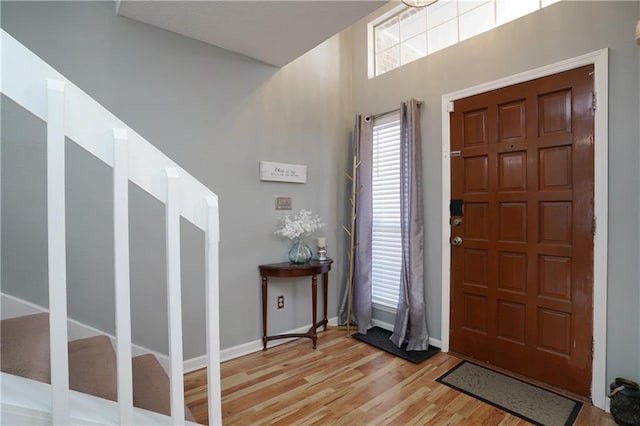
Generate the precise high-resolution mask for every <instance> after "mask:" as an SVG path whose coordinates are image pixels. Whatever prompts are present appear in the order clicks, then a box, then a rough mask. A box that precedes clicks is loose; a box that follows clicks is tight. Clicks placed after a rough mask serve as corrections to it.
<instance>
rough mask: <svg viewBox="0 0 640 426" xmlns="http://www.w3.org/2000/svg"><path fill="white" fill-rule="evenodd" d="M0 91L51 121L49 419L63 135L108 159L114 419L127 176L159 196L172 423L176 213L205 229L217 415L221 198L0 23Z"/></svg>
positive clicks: (121, 362)
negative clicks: (164, 249)
mask: <svg viewBox="0 0 640 426" xmlns="http://www.w3.org/2000/svg"><path fill="white" fill-rule="evenodd" d="M0 57H1V63H2V69H1V74H0V90H1V92H2V94H4V95H5V96H7V97H8V98H10V99H12V100H13V101H14V102H16V103H17V104H18V105H20V106H22V107H23V108H24V109H26V110H28V111H30V112H31V113H32V114H34V115H36V116H38V117H39V118H41V119H42V120H43V121H46V122H47V215H48V239H49V240H48V250H49V258H48V261H49V309H50V329H51V333H50V334H51V342H50V343H51V388H52V407H53V408H52V411H53V412H52V413H51V416H52V417H51V419H52V421H53V423H54V424H67V423H68V422H69V419H70V405H69V401H70V399H69V375H68V362H67V357H68V355H67V297H66V258H65V235H66V234H65V198H64V196H65V181H64V176H65V164H64V159H65V153H64V145H65V137H68V138H69V139H70V140H72V141H73V142H75V143H76V144H78V145H80V146H81V147H83V148H84V149H86V150H87V151H89V152H90V153H91V154H93V155H94V156H96V157H97V158H99V159H100V160H102V161H103V162H104V163H106V164H107V165H109V166H110V167H112V168H113V183H114V189H113V197H114V199H113V206H114V207H113V208H114V249H115V265H114V270H115V289H116V290H115V291H116V299H115V300H116V337H117V348H116V349H117V350H116V355H117V375H118V404H119V423H120V424H131V423H132V418H133V410H134V409H133V391H132V381H133V380H132V371H131V306H130V293H129V291H130V289H129V219H128V207H129V202H128V182H129V181H131V182H133V183H135V184H136V185H137V186H138V187H140V188H141V189H143V190H144V191H146V192H147V193H149V194H151V195H152V196H154V197H155V198H156V199H158V200H159V201H161V202H162V203H164V204H165V208H166V240H167V260H166V263H167V290H168V301H169V303H168V305H169V306H168V311H169V312H168V318H169V324H168V328H169V348H170V351H169V356H170V374H169V376H170V400H171V423H173V424H183V423H184V393H183V359H182V324H181V322H182V321H181V315H182V314H181V297H180V293H181V292H180V217H184V218H185V219H187V220H188V221H190V222H191V223H193V224H194V225H195V226H197V227H198V228H200V229H201V230H203V231H204V232H205V247H204V250H205V253H206V276H205V279H206V283H205V284H206V286H205V288H206V300H207V309H206V329H207V366H208V376H207V377H208V392H209V395H208V401H209V423H210V424H212V425H214V424H221V423H222V415H221V404H220V343H219V335H220V334H219V321H218V318H219V303H218V302H219V298H218V241H219V235H220V232H219V221H218V198H217V196H216V195H215V194H214V193H213V192H211V191H210V190H209V189H207V188H206V187H205V186H204V185H203V184H202V183H200V182H199V181H197V180H196V179H195V178H194V177H192V176H191V175H189V174H188V173H187V172H186V171H184V170H183V169H182V168H180V166H178V165H177V164H176V163H174V162H173V161H171V159H169V158H168V157H167V156H165V155H164V154H162V153H161V152H160V151H159V150H157V149H156V148H155V147H153V146H152V145H151V144H150V143H149V142H147V141H146V140H145V139H144V138H142V137H141V136H140V135H138V134H137V133H136V132H135V131H133V130H132V129H131V128H129V127H128V126H127V125H126V124H125V123H123V122H122V121H120V120H119V119H118V118H117V117H115V116H114V115H113V114H111V113H110V112H109V111H107V110H106V109H105V108H104V107H102V106H101V105H100V104H98V103H97V102H96V101H95V100H93V99H92V98H91V97H89V96H88V95H87V94H86V93H84V92H83V91H81V90H80V89H79V88H78V87H76V86H75V85H73V83H71V82H70V81H69V80H67V79H66V78H65V77H64V76H63V75H62V74H60V73H59V72H57V71H56V70H55V69H53V68H52V67H51V66H49V65H48V64H46V63H45V62H44V61H43V60H41V59H40V58H39V57H37V56H36V55H35V54H34V53H32V52H31V51H29V50H28V49H27V48H26V47H25V46H23V45H22V44H20V43H19V42H18V41H17V40H15V39H14V38H13V37H11V36H10V35H9V34H7V33H6V32H5V31H4V30H2V34H1V39H0Z"/></svg>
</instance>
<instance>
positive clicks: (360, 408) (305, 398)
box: [185, 330, 615, 425]
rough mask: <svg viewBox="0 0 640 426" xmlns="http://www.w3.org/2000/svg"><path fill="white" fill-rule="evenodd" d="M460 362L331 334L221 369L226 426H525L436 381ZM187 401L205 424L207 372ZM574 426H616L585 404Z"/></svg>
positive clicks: (194, 378)
mask: <svg viewBox="0 0 640 426" xmlns="http://www.w3.org/2000/svg"><path fill="white" fill-rule="evenodd" d="M458 362H460V359H459V358H456V357H454V356H451V355H449V354H443V353H440V354H438V355H435V356H433V357H432V358H430V359H428V360H426V361H424V362H422V363H421V364H418V365H414V364H412V363H409V362H407V361H404V360H402V359H400V358H397V357H395V356H392V355H389V354H387V353H385V352H382V351H380V350H378V349H375V348H373V347H371V346H369V345H367V344H365V343H362V342H360V341H358V340H355V339H352V338H347V337H345V333H344V331H340V330H329V331H327V332H323V333H320V334H319V336H318V349H317V350H313V349H312V348H311V341H310V340H309V339H298V340H296V341H293V342H290V343H286V344H283V345H279V346H276V347H273V348H271V349H269V350H267V351H266V352H262V351H260V352H256V353H253V354H250V355H247V356H244V357H241V358H237V359H234V360H231V361H228V362H225V363H223V364H222V367H221V370H222V419H223V423H224V424H225V425H254V424H277V425H300V424H304V425H311V424H316V425H454V424H458V425H527V424H529V423H527V422H525V421H523V420H521V419H519V418H517V417H514V416H512V415H510V414H507V413H505V412H503V411H501V410H498V409H496V408H494V407H493V406H491V405H488V404H485V403H483V402H480V401H478V400H476V399H474V398H472V397H469V396H467V395H465V394H462V393H460V392H457V391H455V390H453V389H451V388H449V387H447V386H444V385H441V384H440V383H437V382H436V381H435V379H436V378H438V377H439V376H440V375H442V374H443V373H445V372H446V371H447V370H449V369H450V368H451V367H453V366H454V365H456V364H457V363H458ZM185 398H186V402H187V405H188V406H189V408H190V409H191V411H192V412H193V415H194V417H195V418H196V420H197V421H198V422H200V423H203V424H206V422H207V395H206V371H205V370H198V371H195V372H192V373H189V374H187V375H185ZM575 424H576V425H615V423H614V422H613V420H612V419H611V416H609V415H608V414H606V413H605V412H603V411H602V410H599V409H597V408H594V407H592V406H590V405H588V404H585V406H584V407H583V409H582V411H581V413H580V415H579V416H578V420H577V421H576V423H575Z"/></svg>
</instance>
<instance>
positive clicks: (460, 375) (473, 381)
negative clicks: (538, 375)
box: [437, 361, 582, 426]
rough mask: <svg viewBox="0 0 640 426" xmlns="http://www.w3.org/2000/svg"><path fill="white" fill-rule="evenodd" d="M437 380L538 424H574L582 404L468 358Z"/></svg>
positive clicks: (550, 425)
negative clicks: (485, 366) (480, 364)
mask: <svg viewBox="0 0 640 426" xmlns="http://www.w3.org/2000/svg"><path fill="white" fill-rule="evenodd" d="M437 381H438V382H439V383H442V384H445V385H447V386H449V387H451V388H453V389H456V390H458V391H460V392H463V393H466V394H467V395H470V396H472V397H474V398H476V399H479V400H480V401H483V402H486V403H487V404H491V405H493V406H494V407H497V408H499V409H501V410H504V411H506V412H507V413H510V414H513V415H514V416H518V417H520V418H521V419H523V420H526V421H528V422H531V423H533V424H535V425H546V426H555V425H558V426H563V425H572V424H573V422H574V421H575V420H576V417H578V413H579V412H580V409H581V408H582V403H581V402H578V401H575V400H573V399H570V398H567V397H565V396H562V395H560V394H557V393H555V392H551V391H548V390H546V389H542V388H540V387H538V386H534V385H531V384H529V383H526V382H523V381H522V380H518V379H514V378H513V377H509V376H506V375H504V374H501V373H498V372H496V371H493V370H489V369H488V368H484V367H481V366H479V365H476V364H474V363H472V362H468V361H462V362H461V363H460V364H458V365H456V366H455V367H453V368H452V369H451V370H449V371H447V372H446V373H445V374H443V375H442V376H440V377H439V378H438V379H437Z"/></svg>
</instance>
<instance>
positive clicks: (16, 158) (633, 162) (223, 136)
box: [1, 1, 640, 379]
mask: <svg viewBox="0 0 640 426" xmlns="http://www.w3.org/2000/svg"><path fill="white" fill-rule="evenodd" d="M639 16H640V6H639V3H638V2H615V3H613V2H562V3H559V4H556V5H553V6H550V7H549V8H547V9H545V10H543V11H541V12H539V13H536V14H534V15H531V16H527V17H524V18H522V19H520V20H518V21H516V22H512V23H509V24H507V25H504V26H503V27H500V28H498V29H496V30H495V31H492V32H489V33H487V34H483V35H480V36H478V37H475V38H473V39H470V40H467V41H465V42H463V43H461V44H459V45H457V46H453V47H451V48H449V49H446V50H443V51H440V52H438V53H436V54H434V55H431V56H429V57H427V58H424V59H421V60H419V61H416V62H414V63H412V64H409V65H407V66H405V67H402V68H400V69H397V70H394V71H392V72H390V73H387V74H385V75H383V76H380V77H378V78H375V79H372V80H369V79H367V70H366V23H367V20H366V19H365V20H363V21H361V22H360V23H358V24H356V25H355V26H354V27H352V29H351V30H348V31H346V32H344V33H342V34H341V35H339V36H337V37H334V38H333V39H332V40H330V41H329V42H327V43H325V44H324V45H322V46H320V47H319V48H317V49H315V50H313V51H312V52H310V53H309V54H307V55H305V56H304V57H302V58H300V59H298V60H297V61H295V62H294V63H292V64H290V65H288V66H286V67H284V68H282V69H279V70H278V69H274V68H271V67H268V66H265V65H262V64H260V63H256V62H254V61H251V60H249V59H247V58H244V57H242V56H239V55H235V54H232V53H229V52H226V51H224V50H221V49H217V48H213V47H210V46H207V45H204V44H201V43H198V42H195V41H192V40H189V39H186V38H184V37H180V36H177V35H174V34H171V33H168V32H165V31H162V30H158V29H155V28H153V27H149V26H146V25H143V24H139V23H134V22H132V21H129V20H127V19H124V18H121V17H117V16H115V15H114V13H113V5H112V4H104V3H98V4H96V3H28V2H25V3H11V2H4V1H3V2H2V27H3V28H4V29H5V30H7V31H8V32H9V33H10V34H12V35H13V36H14V37H17V38H18V39H19V40H20V41H21V42H23V43H25V44H26V45H27V46H28V47H29V48H31V49H32V50H34V51H35V52H36V53H38V54H39V55H40V56H42V57H43V58H44V59H45V60H46V61H48V62H49V63H51V64H52V65H53V66H54V67H56V68H58V69H59V70H60V71H61V72H63V73H64V74H65V75H66V76H67V77H69V78H70V79H71V80H72V81H74V82H76V84H78V85H79V86H80V87H81V88H83V89H84V90H85V91H87V92H88V93H89V94H90V95H92V96H94V97H95V98H96V99H98V100H99V101H100V102H101V103H103V104H104V105H105V106H107V108H109V109H111V110H112V111H114V112H115V113H116V114H117V115H118V116H120V117H121V118H122V119H123V120H124V121H126V122H128V123H129V124H130V125H131V126H132V127H134V128H135V129H136V130H137V131H139V132H140V133H141V134H142V135H143V136H145V137H146V138H147V139H149V140H150V141H152V142H153V143H154V144H155V145H156V146H157V147H158V148H159V149H161V150H162V151H163V152H165V153H166V154H168V155H169V156H170V157H171V158H173V159H174V160H175V161H177V162H178V163H179V164H180V165H181V166H183V167H184V168H185V169H186V170H188V171H190V172H191V173H192V174H193V175H194V176H196V177H197V178H198V179H200V180H201V181H202V182H203V183H204V184H205V185H207V186H208V187H210V188H211V189H212V190H213V191H215V192H216V193H217V194H218V195H219V196H220V202H221V224H222V235H221V238H222V239H221V321H222V327H221V329H222V347H223V348H228V347H232V346H235V345H238V344H242V343H246V342H249V341H252V340H255V339H258V338H259V337H260V319H259V306H260V305H259V280H258V276H257V265H258V264H260V263H266V262H272V261H279V260H283V259H284V257H285V255H286V248H287V244H286V242H283V241H280V240H277V239H276V238H275V237H274V236H273V235H272V233H271V231H272V229H273V226H274V223H275V217H276V216H277V214H276V212H274V211H273V197H274V195H277V194H290V195H292V196H293V204H294V209H299V208H303V207H304V208H312V209H314V211H317V212H318V213H319V214H321V215H322V216H323V217H324V218H325V219H326V221H327V223H328V224H329V226H328V227H327V228H326V229H325V231H324V232H323V233H324V234H326V236H327V237H328V238H329V244H330V253H331V254H333V257H334V258H336V259H337V260H338V261H339V260H340V259H341V258H342V254H343V247H342V246H341V245H340V244H337V243H338V242H343V241H344V236H343V235H342V234H341V232H340V227H341V225H342V223H343V222H344V219H345V217H344V211H345V209H344V202H343V200H344V198H345V196H346V193H347V186H346V185H345V182H344V181H343V177H342V173H343V171H344V170H345V169H346V167H347V161H346V158H347V143H348V139H349V131H350V128H351V122H352V115H353V114H352V112H353V111H355V112H371V113H376V112H381V111H386V110H389V109H392V108H396V107H397V105H398V103H399V102H400V101H401V100H404V99H408V98H410V97H416V98H418V99H421V100H423V101H424V102H425V107H424V108H423V110H424V112H423V117H422V120H423V122H422V128H423V140H424V142H423V155H424V173H425V179H426V185H425V187H426V194H425V207H426V212H427V214H426V246H425V247H426V255H425V267H426V270H427V271H428V272H427V278H426V283H425V285H426V290H427V292H426V298H427V303H428V307H429V329H430V331H431V334H432V335H433V336H434V337H436V338H439V337H440V314H441V306H440V297H441V294H440V293H441V291H440V290H441V253H440V249H441V242H440V235H441V228H440V226H441V220H442V218H441V206H440V205H441V160H440V146H441V128H440V126H441V123H440V97H441V96H442V94H444V93H449V92H452V91H456V90H460V89H463V88H466V87H470V86H474V85H476V84H479V83H482V82H485V81H491V80H495V79H497V78H501V77H504V76H508V75H511V74H515V73H518V72H522V71H525V70H528V69H531V68H536V67H539V66H543V65H546V64H549V63H553V62H557V61H560V60H564V59H567V58H571V57H575V56H578V55H580V54H583V53H588V52H592V51H595V50H599V49H602V48H606V47H608V48H609V49H610V70H609V71H610V93H609V94H610V99H609V100H610V123H609V126H610V134H609V155H610V160H609V161H610V164H609V167H610V172H609V173H610V174H609V203H610V212H609V226H610V228H609V232H610V233H609V283H608V285H609V293H608V313H609V318H608V321H607V324H608V325H607V330H608V342H607V343H608V353H607V362H608V371H607V375H608V378H612V377H614V376H619V375H620V376H628V377H630V378H635V379H638V368H639V367H640V360H639V358H638V353H639V351H640V325H639V324H640V318H639V317H638V312H639V311H640V309H639V308H640V288H639V287H640V286H639V285H638V279H639V277H640V270H639V268H638V258H639V257H640V256H639V255H640V249H639V241H640V229H639V209H640V194H639V193H640V188H639V182H640V176H639V174H638V160H639V159H640V152H639V151H640V150H639V146H640V128H639V126H638V122H639V121H640V120H639V119H638V117H639V115H640V110H639V109H640V108H639V99H640V77H639V74H640V52H639V48H638V46H637V45H636V44H635V43H634V41H633V28H634V26H635V22H636V21H637V19H638V17H639ZM351 55H352V56H351ZM352 96H353V99H352ZM2 119H3V121H2V124H3V127H2V156H1V157H2V164H1V167H2V168H1V170H2V188H1V190H2V212H1V214H2V246H3V250H2V291H5V292H8V293H10V294H14V295H16V296H19V297H23V298H26V299H28V300H32V301H33V302H36V303H40V304H46V269H45V268H46V254H45V252H44V250H43V247H44V241H45V238H46V230H45V229H44V224H43V221H44V217H45V216H44V214H45V213H44V189H45V180H44V175H42V172H41V171H40V172H38V171H37V168H41V167H42V166H43V164H44V146H43V137H44V136H43V135H44V126H43V125H42V123H39V122H38V120H35V119H34V118H33V117H31V116H29V115H28V114H26V113H24V112H23V111H21V110H20V109H19V108H17V107H15V106H14V105H12V104H11V102H8V101H6V99H3V103H2ZM31 154H34V155H31ZM68 158H69V160H70V163H71V164H72V166H71V168H70V170H69V172H68V175H67V176H68V179H69V188H68V202H67V205H68V208H69V215H70V220H69V223H70V224H71V223H73V225H72V226H70V229H69V237H68V238H69V246H70V247H69V249H68V250H69V277H70V284H69V285H70V293H69V300H70V306H71V314H72V315H73V316H75V317H76V318H77V319H80V320H84V321H86V322H88V323H90V324H91V325H94V326H96V327H102V328H104V329H105V330H107V331H112V328H113V324H112V323H113V320H112V316H113V307H112V304H113V296H112V288H111V286H112V279H113V277H112V272H111V261H112V257H113V255H112V254H111V243H110V238H111V231H110V230H109V224H110V220H111V212H110V208H111V204H110V202H109V201H108V200H107V201H105V200H102V198H101V197H99V196H98V195H99V193H104V192H106V193H108V192H109V191H111V187H110V180H109V172H108V170H106V168H105V167H104V166H102V165H100V164H97V163H98V162H97V160H95V159H94V158H92V157H91V156H89V155H87V154H86V153H83V152H82V151H81V150H79V149H77V148H75V147H73V146H72V145H69V153H68ZM261 159H264V160H273V161H283V162H291V163H300V164H308V166H309V182H308V183H307V184H306V185H293V184H278V183H264V182H259V181H258V175H257V164H258V161H259V160H261ZM94 163H96V164H94ZM93 166H97V170H96V167H93ZM96 188H97V189H96ZM131 192H132V208H131V210H132V232H131V233H132V236H131V239H132V255H133V261H132V262H133V263H132V274H133V279H134V283H133V285H134V303H135V305H136V310H135V311H134V312H136V315H135V317H134V321H135V324H134V338H135V339H136V341H137V342H138V343H140V344H143V345H146V346H149V347H151V348H154V349H160V350H164V348H165V346H166V337H165V336H164V335H163V334H162V332H161V329H160V331H150V330H156V328H154V327H153V325H154V324H155V323H156V322H161V321H164V315H163V314H162V313H161V312H162V310H163V309H158V308H156V307H157V306H160V307H163V306H164V304H166V300H165V299H166V298H164V297H163V296H162V292H163V290H162V289H163V288H164V261H163V260H162V249H163V246H164V239H163V237H162V234H161V232H160V231H161V230H162V221H163V216H162V209H161V206H159V205H158V203H157V202H155V201H154V200H151V199H149V198H148V197H147V196H145V195H143V194H140V191H139V190H137V189H135V188H132V190H131ZM336 194H337V196H336ZM143 213H144V214H143ZM183 232H184V233H185V236H184V237H183V240H182V244H183V249H184V250H185V252H186V255H185V254H184V252H183V261H185V262H186V263H187V264H189V265H185V269H187V267H188V266H193V268H189V270H188V271H189V272H187V271H183V279H184V282H185V291H184V299H185V302H184V303H185V307H186V309H185V314H184V315H185V322H186V323H187V324H188V327H187V330H186V335H185V338H186V339H185V340H186V342H185V343H186V345H187V348H186V349H187V351H186V353H185V355H186V356H187V357H190V356H195V355H199V354H201V353H202V348H203V346H202V339H203V333H204V331H203V328H202V324H201V322H200V319H199V318H200V316H201V315H202V309H203V307H202V304H201V298H202V296H201V295H202V293H203V291H204V290H203V289H202V288H201V287H202V286H201V284H199V283H200V282H201V278H202V269H203V266H202V262H203V260H202V253H201V252H200V251H199V247H200V246H201V245H202V240H203V237H202V235H201V233H200V232H199V231H198V230H195V229H193V227H191V226H190V225H188V224H184V226H183ZM149 238H151V241H148V239H149ZM143 240H144V241H143ZM86 247H92V250H91V251H90V252H89V251H87V250H86ZM343 271H344V262H342V261H339V262H338V264H337V265H336V267H335V268H334V272H332V273H331V280H332V281H331V282H332V285H331V290H330V315H333V314H335V311H336V300H337V290H336V286H335V284H337V283H338V282H342V280H343V278H344V277H343ZM273 283H274V287H273V289H274V290H273V291H272V292H271V295H272V296H273V297H271V298H270V306H271V308H273V305H274V303H275V300H274V298H275V296H276V295H277V294H284V295H285V297H286V298H287V300H286V302H287V307H286V308H285V310H284V311H277V312H276V311H271V312H270V315H271V318H270V327H271V330H273V331H274V332H276V331H283V330H287V329H291V328H294V327H299V326H302V325H305V324H307V323H308V322H309V319H308V318H307V317H308V286H307V285H306V284H305V285H300V286H291V285H289V284H286V283H285V282H282V281H276V280H274V281H273ZM87 300H92V301H95V302H96V303H92V304H91V305H85V304H84V302H85V301H87ZM83 306H91V308H90V309H87V308H86V307H83ZM89 310H90V311H91V312H89ZM90 314H91V315H90Z"/></svg>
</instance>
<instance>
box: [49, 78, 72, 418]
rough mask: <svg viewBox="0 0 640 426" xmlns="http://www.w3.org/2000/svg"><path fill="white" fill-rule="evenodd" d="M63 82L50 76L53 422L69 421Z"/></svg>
mask: <svg viewBox="0 0 640 426" xmlns="http://www.w3.org/2000/svg"><path fill="white" fill-rule="evenodd" d="M64 85H65V84H64V82H62V81H58V80H47V234H48V262H49V330H50V332H49V344H50V350H51V402H52V407H53V413H52V416H53V419H52V420H53V423H54V424H67V423H69V361H68V359H69V355H68V352H67V345H68V343H67V256H66V241H65V238H66V229H65V177H64V174H65V158H64V151H65V150H64V144H65V137H64Z"/></svg>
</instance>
